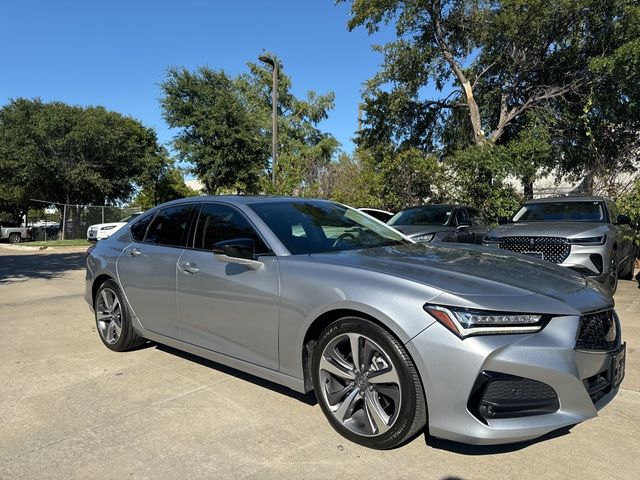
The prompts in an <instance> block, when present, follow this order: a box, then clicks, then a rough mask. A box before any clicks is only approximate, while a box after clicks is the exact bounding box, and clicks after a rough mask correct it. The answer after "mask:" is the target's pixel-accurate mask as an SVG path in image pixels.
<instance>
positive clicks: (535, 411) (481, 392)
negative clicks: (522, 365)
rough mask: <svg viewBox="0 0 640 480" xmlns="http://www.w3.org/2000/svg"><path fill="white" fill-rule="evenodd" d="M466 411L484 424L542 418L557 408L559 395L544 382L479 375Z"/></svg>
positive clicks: (487, 373)
mask: <svg viewBox="0 0 640 480" xmlns="http://www.w3.org/2000/svg"><path fill="white" fill-rule="evenodd" d="M468 408H469V411H470V412H471V413H473V414H474V415H475V416H476V417H477V418H478V419H479V420H481V421H483V422H484V423H486V421H487V420H490V419H494V418H516V417H526V416H532V415H543V414H546V413H553V412H556V411H557V410H558V409H559V408H560V404H559V402H558V395H557V394H556V392H555V390H553V388H551V387H550V386H549V385H547V384H546V383H542V382H538V381H536V380H531V379H529V378H522V377H516V376H513V375H507V374H502V373H496V372H482V374H481V375H479V376H478V379H477V380H476V383H475V385H474V387H473V391H472V393H471V396H470V397H469V402H468Z"/></svg>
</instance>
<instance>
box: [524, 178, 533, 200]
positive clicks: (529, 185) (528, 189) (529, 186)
mask: <svg viewBox="0 0 640 480" xmlns="http://www.w3.org/2000/svg"><path fill="white" fill-rule="evenodd" d="M532 198H533V181H531V180H528V179H525V180H524V199H525V200H531V199H532Z"/></svg>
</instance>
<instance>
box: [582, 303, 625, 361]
mask: <svg viewBox="0 0 640 480" xmlns="http://www.w3.org/2000/svg"><path fill="white" fill-rule="evenodd" d="M617 335H618V326H617V320H616V314H615V312H614V311H613V309H612V310H606V311H604V312H598V313H592V314H588V315H583V316H582V317H580V328H579V330H578V339H577V340H576V349H578V350H595V351H602V352H609V351H611V350H613V349H614V348H615V346H616V339H617Z"/></svg>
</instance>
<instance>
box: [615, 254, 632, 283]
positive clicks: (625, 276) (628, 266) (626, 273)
mask: <svg viewBox="0 0 640 480" xmlns="http://www.w3.org/2000/svg"><path fill="white" fill-rule="evenodd" d="M632 253H633V252H632ZM635 267H636V259H635V258H634V255H633V254H632V255H629V258H627V261H626V262H625V265H624V270H622V272H621V273H620V276H619V278H621V279H622V280H633V271H634V270H635Z"/></svg>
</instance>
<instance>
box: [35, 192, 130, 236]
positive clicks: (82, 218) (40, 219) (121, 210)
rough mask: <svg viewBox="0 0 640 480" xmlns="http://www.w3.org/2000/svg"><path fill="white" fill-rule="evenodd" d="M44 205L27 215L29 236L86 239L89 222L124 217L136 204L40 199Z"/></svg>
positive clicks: (116, 220)
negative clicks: (132, 205)
mask: <svg viewBox="0 0 640 480" xmlns="http://www.w3.org/2000/svg"><path fill="white" fill-rule="evenodd" d="M40 202H41V203H43V204H45V203H46V207H45V208H44V210H38V212H42V213H38V214H36V215H31V216H30V217H29V221H28V224H29V226H30V227H31V228H32V233H31V236H32V239H33V240H36V241H52V240H77V239H86V238H87V230H88V228H89V227H90V226H91V225H95V224H98V223H111V222H118V221H120V220H124V219H125V218H127V217H129V216H130V215H132V214H133V213H138V212H140V211H141V209H140V207H110V206H96V205H69V204H57V203H49V202H42V201H40Z"/></svg>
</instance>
